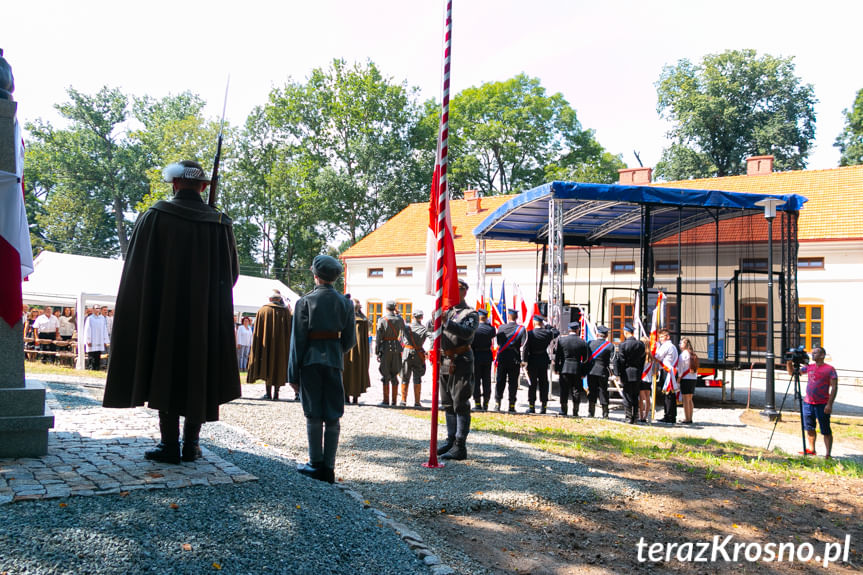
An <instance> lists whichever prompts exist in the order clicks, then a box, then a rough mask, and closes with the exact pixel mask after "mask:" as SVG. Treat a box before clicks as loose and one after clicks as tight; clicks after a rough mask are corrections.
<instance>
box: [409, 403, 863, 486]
mask: <svg viewBox="0 0 863 575" xmlns="http://www.w3.org/2000/svg"><path fill="white" fill-rule="evenodd" d="M416 415H417V416H418V417H423V414H422V413H421V412H416ZM425 417H427V415H425ZM440 424H441V425H445V421H444V418H443V414H440ZM798 425H799V421H798ZM471 428H472V429H474V430H479V431H487V432H490V433H495V434H497V435H501V436H504V437H509V438H511V439H515V440H517V441H522V442H524V443H528V444H530V445H533V446H535V447H538V448H540V449H543V450H545V451H548V452H551V453H557V454H560V455H564V456H567V457H575V458H583V457H602V456H603V455H604V454H607V453H609V452H614V453H618V454H623V455H625V456H627V457H632V458H634V459H649V460H661V461H674V462H676V463H677V464H679V465H683V466H684V467H685V468H686V470H687V472H690V473H693V474H695V475H698V474H703V476H704V477H705V478H706V479H716V478H718V477H720V475H721V469H722V467H723V466H732V467H736V468H744V469H748V470H751V471H757V472H764V473H773V474H779V475H786V476H789V475H798V474H800V473H801V472H807V471H808V472H823V473H828V474H831V475H837V476H843V477H853V478H861V477H863V464H861V463H858V462H856V461H840V460H836V459H832V460H826V459H823V458H820V457H819V458H816V457H802V456H796V455H791V454H787V453H783V452H781V451H767V450H765V449H761V448H757V447H750V446H748V445H742V444H739V443H735V442H733V441H717V440H716V439H713V438H700V437H688V436H673V435H669V434H668V433H666V432H665V431H664V430H663V429H662V428H657V427H645V426H639V427H638V428H636V429H633V428H632V427H630V426H626V425H623V424H620V423H617V422H611V421H605V420H602V419H572V418H567V419H563V418H547V417H519V416H516V417H513V416H511V415H504V414H494V413H476V412H475V413H472V414H471ZM798 429H799V428H798Z"/></svg>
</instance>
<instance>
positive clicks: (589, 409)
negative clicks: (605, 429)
mask: <svg viewBox="0 0 863 575" xmlns="http://www.w3.org/2000/svg"><path fill="white" fill-rule="evenodd" d="M595 413H596V403H588V404H587V416H588V417H593V415H594V414H595Z"/></svg>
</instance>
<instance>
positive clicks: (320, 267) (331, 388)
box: [288, 256, 356, 483]
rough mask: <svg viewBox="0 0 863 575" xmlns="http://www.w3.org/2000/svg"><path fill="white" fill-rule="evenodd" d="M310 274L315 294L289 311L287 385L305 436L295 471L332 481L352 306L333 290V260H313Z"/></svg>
mask: <svg viewBox="0 0 863 575" xmlns="http://www.w3.org/2000/svg"><path fill="white" fill-rule="evenodd" d="M312 272H313V273H314V275H315V289H314V291H312V292H311V293H308V294H306V295H305V296H303V297H302V298H300V301H298V302H297V305H296V306H295V307H294V320H293V329H292V330H291V353H290V359H289V361H288V381H289V382H290V383H292V384H299V387H300V401H301V402H302V405H303V414H304V415H305V416H306V433H307V435H308V438H309V462H308V463H306V464H305V465H301V466H299V467H298V468H297V471H299V472H300V473H302V474H303V475H307V476H309V477H311V478H313V479H318V480H320V481H326V482H328V483H333V482H334V481H335V463H336V450H337V449H338V445H339V431H340V427H339V419H340V418H341V417H342V415H344V413H345V391H344V388H343V387H342V368H343V365H344V364H343V356H344V354H345V353H347V352H348V351H350V350H351V348H353V347H354V344H355V343H356V331H355V329H354V306H353V303H352V302H351V300H350V299H348V298H346V297H345V296H343V295H342V294H340V293H338V292H337V291H336V290H335V289H334V288H333V282H334V281H336V279H338V277H339V274H341V273H342V264H340V263H339V261H338V260H337V259H335V258H333V257H331V256H317V257H315V259H314V261H313V262H312ZM324 426H326V429H324Z"/></svg>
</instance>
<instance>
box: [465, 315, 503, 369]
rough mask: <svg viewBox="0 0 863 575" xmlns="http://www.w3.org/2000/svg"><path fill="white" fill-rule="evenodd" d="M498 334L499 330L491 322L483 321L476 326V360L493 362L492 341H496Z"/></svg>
mask: <svg viewBox="0 0 863 575" xmlns="http://www.w3.org/2000/svg"><path fill="white" fill-rule="evenodd" d="M495 335H497V330H496V329H494V327H493V326H492V325H491V324H488V323H482V322H480V324H479V325H478V326H477V327H476V333H474V335H473V343H472V344H471V347H472V348H473V356H474V359H475V360H476V361H479V362H485V363H491V359H492V357H491V343H492V341H494V336H495Z"/></svg>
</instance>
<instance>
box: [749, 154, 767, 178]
mask: <svg viewBox="0 0 863 575" xmlns="http://www.w3.org/2000/svg"><path fill="white" fill-rule="evenodd" d="M772 173H773V156H752V157H750V158H746V175H747V176H760V175H761V174H772Z"/></svg>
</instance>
